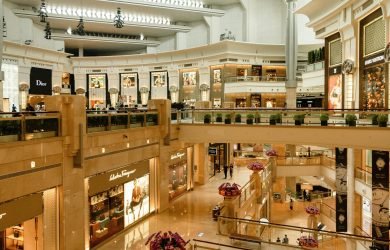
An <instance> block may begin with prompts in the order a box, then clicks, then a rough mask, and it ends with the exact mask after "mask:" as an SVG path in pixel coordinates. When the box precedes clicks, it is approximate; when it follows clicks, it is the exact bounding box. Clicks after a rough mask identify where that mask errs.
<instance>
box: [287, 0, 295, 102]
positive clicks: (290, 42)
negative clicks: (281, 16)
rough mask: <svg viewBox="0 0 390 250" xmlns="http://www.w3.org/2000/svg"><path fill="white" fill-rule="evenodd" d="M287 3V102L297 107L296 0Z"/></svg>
mask: <svg viewBox="0 0 390 250" xmlns="http://www.w3.org/2000/svg"><path fill="white" fill-rule="evenodd" d="M286 3H287V32H286V66H287V79H286V103H287V108H295V107H296V92H297V80H296V71H297V52H298V51H297V22H296V16H295V14H294V10H295V0H286Z"/></svg>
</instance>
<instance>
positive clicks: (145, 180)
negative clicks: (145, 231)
mask: <svg viewBox="0 0 390 250" xmlns="http://www.w3.org/2000/svg"><path fill="white" fill-rule="evenodd" d="M124 186H125V187H124V191H125V201H124V204H125V207H124V209H125V227H127V226H128V225H131V224H133V223H134V222H135V221H138V220H139V219H140V218H142V217H143V216H145V215H147V214H149V175H145V176H143V177H140V178H137V179H135V180H134V181H131V182H127V183H125V185H124Z"/></svg>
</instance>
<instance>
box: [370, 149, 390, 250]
mask: <svg viewBox="0 0 390 250" xmlns="http://www.w3.org/2000/svg"><path fill="white" fill-rule="evenodd" d="M372 237H373V238H374V239H377V240H384V241H388V240H389V152H387V151H375V150H373V151H372ZM375 246H376V247H377V249H381V250H385V249H386V250H387V249H389V246H388V245H382V244H379V243H376V245H375Z"/></svg>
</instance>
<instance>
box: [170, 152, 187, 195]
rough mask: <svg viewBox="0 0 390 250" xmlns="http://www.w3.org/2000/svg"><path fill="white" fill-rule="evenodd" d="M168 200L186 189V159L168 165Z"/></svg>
mask: <svg viewBox="0 0 390 250" xmlns="http://www.w3.org/2000/svg"><path fill="white" fill-rule="evenodd" d="M168 188H169V200H172V199H174V198H176V197H178V196H179V195H181V194H183V193H185V192H186V191H187V159H185V160H183V161H181V162H178V163H177V164H174V165H171V166H169V185H168Z"/></svg>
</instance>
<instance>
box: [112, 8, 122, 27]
mask: <svg viewBox="0 0 390 250" xmlns="http://www.w3.org/2000/svg"><path fill="white" fill-rule="evenodd" d="M124 23H125V21H123V17H122V13H121V8H118V10H117V12H116V16H115V17H114V26H115V28H118V29H120V28H123V25H124Z"/></svg>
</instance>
